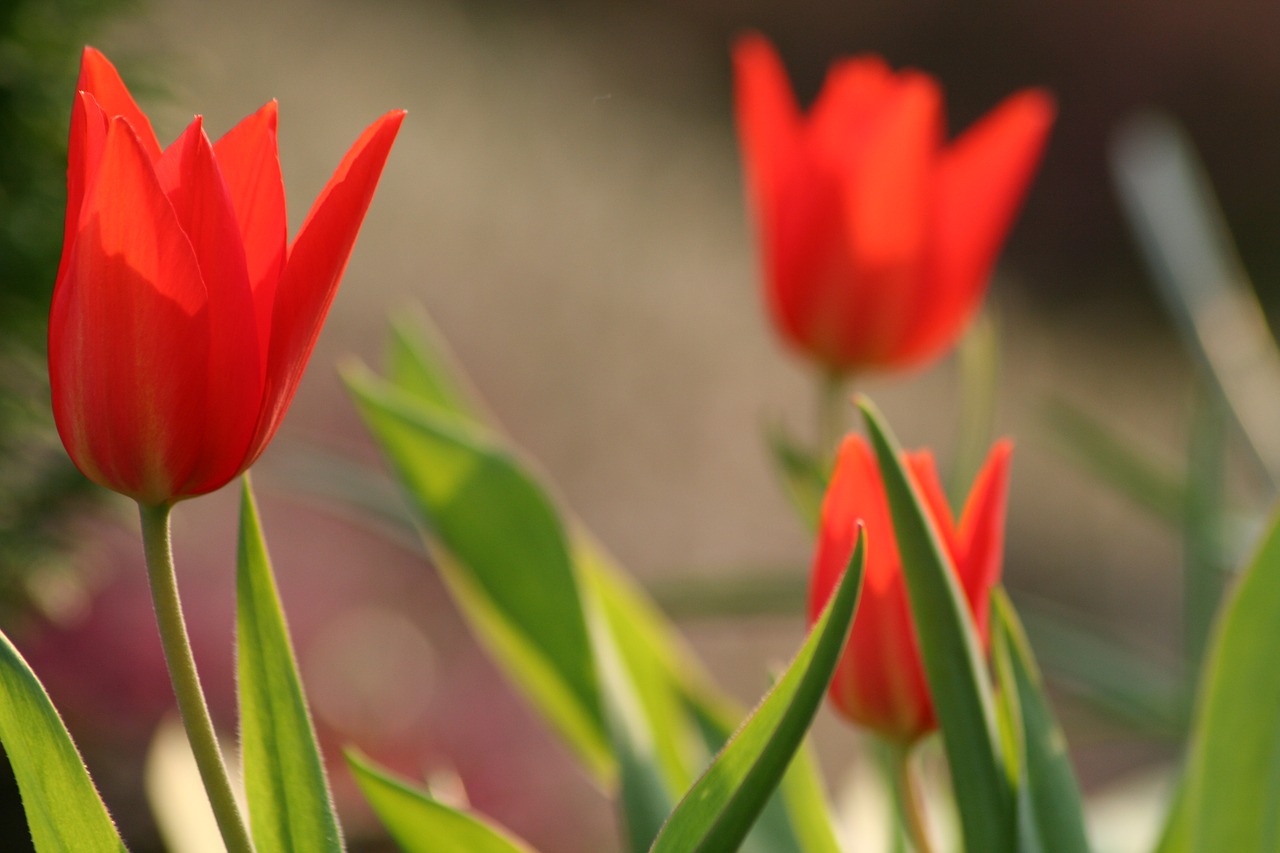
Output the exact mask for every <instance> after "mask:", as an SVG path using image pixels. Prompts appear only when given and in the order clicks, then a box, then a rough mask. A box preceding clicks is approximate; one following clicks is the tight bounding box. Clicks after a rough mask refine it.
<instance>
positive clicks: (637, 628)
mask: <svg viewBox="0 0 1280 853" xmlns="http://www.w3.org/2000/svg"><path fill="white" fill-rule="evenodd" d="M396 336H397V338H398V339H399V341H398V342H396V343H394V344H393V347H392V353H391V357H390V362H391V366H390V367H389V371H390V373H391V375H392V376H393V378H394V381H395V384H396V385H397V389H396V390H398V391H402V392H405V393H407V394H409V395H411V396H413V397H415V398H416V402H417V403H418V404H420V405H422V406H424V407H427V408H433V409H435V410H436V411H437V415H438V416H441V417H448V416H450V415H452V416H456V417H458V418H460V419H463V420H465V421H467V422H468V424H469V425H470V426H471V428H472V430H473V435H475V436H480V437H483V438H484V441H482V442H481V443H479V444H473V445H472V446H471V452H473V453H477V454H480V455H482V456H483V455H486V454H489V453H491V452H494V447H496V446H500V439H498V438H497V437H496V436H495V435H493V433H491V432H490V430H489V428H488V427H487V426H486V425H485V424H484V423H483V422H482V421H481V418H482V417H483V412H484V408H483V406H482V405H481V404H480V403H479V401H478V398H477V397H476V396H475V395H474V393H473V392H472V391H471V389H470V388H469V387H467V385H466V383H465V381H464V380H462V379H461V378H457V377H454V376H453V373H454V369H453V367H452V359H451V358H450V356H449V354H448V353H447V351H446V350H445V348H444V344H443V342H442V341H441V340H440V338H439V336H438V335H436V334H435V333H434V331H433V330H431V329H430V328H423V329H422V331H421V333H419V332H418V330H417V329H415V328H414V326H413V324H399V325H398V326H397V330H396ZM423 377H435V378H433V379H430V380H429V381H424V380H423ZM440 388H447V389H452V390H449V391H447V392H443V393H442V392H439V391H438V389H440ZM521 472H522V476H523V477H524V478H525V479H526V480H527V481H528V484H529V488H530V489H533V490H540V491H541V493H542V494H543V495H544V496H545V489H542V487H541V486H539V485H538V483H537V481H536V478H535V477H534V475H533V474H532V473H531V472H530V471H529V470H528V469H527V468H525V469H521ZM546 503H547V504H548V505H550V500H549V499H547V501H546ZM531 505H534V504H531ZM552 509H553V510H554V507H552ZM561 524H562V525H563V526H564V527H566V528H567V529H568V536H569V540H570V556H571V560H572V563H573V567H574V570H575V574H576V576H577V581H578V584H579V589H580V596H581V598H582V600H583V601H584V602H585V605H586V606H585V610H586V612H587V613H590V614H593V615H592V616H591V618H590V621H591V622H592V629H591V635H592V639H593V643H594V645H595V654H596V656H597V657H605V656H608V657H609V658H610V662H609V663H608V664H605V663H602V662H599V661H598V662H597V665H598V666H600V667H601V668H602V669H607V670H609V671H610V674H609V675H608V677H604V676H602V677H601V687H602V688H603V691H602V700H603V702H604V705H605V707H604V711H605V712H606V718H607V720H608V723H609V725H608V727H607V729H606V731H605V734H606V735H608V736H609V738H610V739H611V741H610V746H611V747H612V749H613V751H614V754H615V756H616V757H617V759H618V762H619V765H620V767H619V770H620V774H619V780H618V781H619V785H620V786H621V790H620V798H621V800H622V802H623V806H624V812H625V813H624V820H625V822H626V823H625V826H624V829H625V830H626V831H627V833H628V835H629V838H630V840H631V843H632V844H633V845H635V846H639V845H643V846H645V847H647V846H648V841H649V840H650V839H651V838H652V837H653V834H654V833H656V831H657V829H658V827H659V825H660V823H661V821H662V819H664V818H665V816H666V813H667V812H668V811H669V809H670V807H671V806H672V805H674V803H675V801H676V799H677V798H678V797H679V795H680V794H681V793H683V792H684V791H685V790H686V789H687V788H688V787H689V785H690V784H691V783H692V781H693V779H694V778H695V776H696V774H697V773H698V772H700V771H701V769H702V768H703V766H704V764H705V762H706V761H708V760H709V757H710V755H712V754H713V753H714V752H716V751H718V750H719V749H720V748H721V747H722V746H723V744H724V742H725V741H726V740H727V739H728V738H729V736H730V735H731V734H732V732H733V731H734V729H736V728H737V726H738V725H739V723H740V721H741V719H742V717H743V713H744V712H743V711H742V710H741V709H738V708H736V707H735V706H734V705H733V704H732V703H730V702H728V701H727V700H725V699H724V697H723V696H721V694H720V692H719V691H718V689H717V688H715V687H714V686H713V684H712V682H711V680H710V678H709V676H708V675H707V674H706V672H705V671H704V670H703V669H702V668H701V667H700V666H699V664H698V663H697V660H696V658H695V657H694V656H693V654H692V652H691V651H690V650H689V649H688V647H687V645H686V644H685V642H684V640H683V638H682V637H681V636H680V635H679V632H678V631H676V629H675V628H674V627H673V626H672V625H671V624H670V622H669V620H668V619H667V617H666V616H664V615H663V613H662V612H661V611H660V610H659V609H658V608H657V607H656V606H655V605H654V603H653V602H652V601H651V600H650V599H649V597H648V596H647V595H646V594H645V592H644V591H643V590H641V589H640V588H639V586H637V585H636V583H635V582H634V580H633V579H632V578H630V577H629V576H628V575H627V574H626V573H625V572H624V571H623V570H622V569H621V568H620V567H619V566H618V565H617V564H616V562H615V561H614V560H613V559H612V558H611V557H610V556H609V555H608V553H607V552H606V551H605V550H604V549H603V548H602V547H600V545H599V544H598V543H596V542H595V541H594V539H593V538H592V537H591V536H590V534H589V533H588V532H587V531H586V530H585V529H583V528H582V527H581V525H580V524H578V523H577V522H576V521H574V520H572V519H569V520H567V521H563V522H561ZM437 556H439V555H437ZM451 570H452V571H454V572H455V573H456V572H457V569H456V567H453V568H452V569H451V564H446V565H444V566H443V568H442V571H444V572H445V573H446V577H448V573H449V572H450V571H451ZM455 586H456V588H455V592H457V591H459V590H462V591H461V595H462V597H461V598H459V601H460V603H461V604H462V606H463V609H464V611H467V612H468V615H469V616H470V617H471V618H472V619H473V620H475V619H484V618H488V619H489V621H490V622H492V623H496V624H497V625H498V626H499V627H498V628H494V627H493V626H492V625H490V627H489V628H487V629H486V628H483V626H481V627H480V628H478V631H479V632H480V633H481V634H482V636H483V635H489V636H491V637H492V636H494V635H497V634H501V627H500V626H501V624H502V621H503V620H502V619H500V618H499V617H498V615H497V614H493V613H491V612H490V611H489V610H488V609H486V608H485V607H483V606H481V605H477V604H476V599H478V598H482V597H479V596H475V595H471V596H470V600H471V603H470V604H468V603H467V600H468V598H467V593H466V591H465V588H464V587H465V584H462V585H455ZM796 612H799V611H796ZM486 614H487V615H486ZM511 645H512V646H513V647H514V648H516V649H517V650H519V649H523V648H525V646H524V645H523V644H521V643H518V642H513V643H512V644H511ZM516 654H518V651H517V652H516ZM532 665H533V666H534V667H535V668H536V667H537V666H541V665H543V664H541V663H540V662H538V661H536V660H535V661H533V663H532ZM517 681H518V679H517ZM553 681H554V679H553ZM704 730H705V733H706V734H707V735H708V738H707V740H708V743H709V744H710V745H709V747H708V748H706V749H705V750H704V749H703V748H700V747H699V744H700V743H701V741H702V737H700V735H701V734H703V733H704ZM602 736H603V735H602ZM609 769H612V765H610V768H609ZM601 781H608V780H607V779H602V780H601ZM824 806H825V797H824V795H823V793H822V786H821V781H820V779H819V776H818V773H817V768H816V766H815V765H814V762H813V761H812V758H811V756H810V755H809V752H808V750H807V749H802V750H800V752H799V753H798V754H797V757H796V759H795V760H794V761H793V763H792V766H791V768H790V769H789V770H788V772H787V774H786V776H785V778H784V780H783V784H782V796H781V797H775V798H774V800H773V801H772V802H771V803H770V805H769V807H768V808H766V810H765V814H764V816H763V817H762V819H761V821H760V823H759V825H758V826H757V827H756V828H755V829H754V830H753V831H752V833H751V835H750V837H749V839H748V843H747V845H746V846H745V847H744V849H750V850H755V851H759V853H837V851H838V848H837V846H836V843H835V837H834V832H833V829H832V827H831V821H830V816H829V813H828V812H827V810H826V809H825V807H824Z"/></svg>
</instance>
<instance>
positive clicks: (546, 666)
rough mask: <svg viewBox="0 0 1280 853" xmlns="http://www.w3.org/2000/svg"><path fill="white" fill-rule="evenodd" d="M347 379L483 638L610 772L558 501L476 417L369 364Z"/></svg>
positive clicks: (601, 772)
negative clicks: (416, 392) (425, 396)
mask: <svg viewBox="0 0 1280 853" xmlns="http://www.w3.org/2000/svg"><path fill="white" fill-rule="evenodd" d="M346 381H347V386H348V388H349V389H350V390H351V392H352V394H353V395H354V396H355V399H356V403H357V405H358V407H359V409H360V412H361V414H362V415H363V417H364V419H365V423H366V424H367V425H368V427H369V429H370V430H371V431H372V433H373V434H374V436H375V437H376V438H377V440H378V443H379V445H380V446H381V448H382V450H383V453H384V454H385V456H386V458H387V459H388V461H389V462H390V463H391V465H392V467H393V468H394V470H395V472H396V474H397V475H398V478H399V480H400V481H401V483H402V485H403V486H404V487H405V490H406V492H407V493H408V496H409V498H410V502H411V504H412V505H413V507H414V508H415V510H416V511H417V514H418V519H419V521H420V522H421V523H422V524H423V525H424V527H425V533H426V537H427V545H428V550H429V551H430V552H431V555H432V558H433V561H434V563H435V564H436V566H437V567H438V569H439V570H440V573H441V576H442V577H443V578H444V579H445V581H446V583H447V584H448V585H449V588H450V591H451V592H452V593H453V594H454V596H455V598H456V599H457V601H458V603H459V605H460V606H461V607H462V608H463V610H464V611H465V612H466V615H467V616H468V618H469V620H470V622H471V624H472V626H473V628H474V629H475V630H476V632H477V633H478V634H479V636H480V639H481V640H482V641H483V642H484V643H485V644H486V645H487V646H488V648H489V651H490V652H491V653H492V654H493V655H494V657H495V658H496V659H497V661H498V662H499V663H500V664H501V665H502V666H503V668H504V669H505V671H506V673H507V675H508V677H510V678H511V679H512V681H513V682H514V683H516V684H517V685H519V686H520V687H522V688H523V689H524V690H525V692H526V694H527V695H528V696H529V698H530V699H531V700H532V701H533V702H534V703H535V704H536V705H537V706H538V708H539V709H540V710H541V711H542V713H543V714H544V715H545V716H546V717H547V719H548V720H549V721H550V722H551V723H552V724H553V725H555V726H556V727H557V728H558V729H559V730H560V732H561V733H562V734H563V735H564V737H565V738H566V739H567V740H568V742H569V743H570V744H571V745H572V746H573V747H574V748H575V749H576V750H577V751H578V753H579V755H580V756H581V757H582V759H583V760H584V761H585V762H586V764H587V767H588V768H589V769H590V770H591V772H592V773H593V774H594V775H595V776H596V777H597V778H598V779H600V780H602V781H604V780H607V779H609V778H610V777H611V776H612V773H613V769H614V764H613V760H612V758H611V757H610V755H609V744H608V734H607V730H606V727H605V720H604V716H603V713H602V709H601V706H600V699H599V688H598V684H597V679H596V672H595V662H594V660H593V657H592V651H591V646H590V643H589V641H588V636H587V626H586V622H585V619H584V616H583V608H582V602H581V597H580V595H579V591H578V584H577V579H576V577H575V574H574V568H573V565H572V562H571V559H570V556H569V550H568V544H567V542H566V540H565V533H564V530H563V528H562V526H561V523H560V519H559V516H558V514H557V513H556V510H555V508H554V507H553V506H552V505H551V503H550V501H549V500H548V499H547V497H546V495H545V494H544V493H543V491H542V490H541V488H540V487H539V486H538V485H537V483H536V482H534V481H532V480H531V479H530V478H529V477H528V476H527V475H526V474H525V473H524V467H523V466H522V465H521V463H519V462H517V461H516V459H515V458H514V457H513V456H512V454H511V452H510V451H509V450H507V449H506V448H504V447H503V446H501V444H500V443H498V442H497V441H496V440H495V439H494V438H493V437H492V436H490V435H487V434H485V433H484V432H483V431H482V430H480V429H479V428H478V427H477V426H476V425H475V424H474V423H472V422H469V421H467V420H464V419H463V418H460V417H458V416H456V415H454V414H452V413H450V412H449V411H447V410H445V409H441V408H439V407H432V406H430V405H428V404H424V403H423V402H422V401H420V400H418V399H416V398H414V397H412V396H410V395H408V394H406V393H404V392H403V391H400V390H399V389H397V388H394V387H392V386H390V385H388V384H387V383H385V382H383V381H381V380H379V379H377V378H376V377H374V376H373V375H372V374H370V373H369V372H368V371H365V370H356V369H351V370H348V371H347V372H346Z"/></svg>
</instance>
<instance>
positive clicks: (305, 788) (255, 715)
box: [236, 476, 343, 853]
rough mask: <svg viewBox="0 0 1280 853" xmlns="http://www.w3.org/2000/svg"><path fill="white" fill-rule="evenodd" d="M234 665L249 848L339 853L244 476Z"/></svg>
mask: <svg viewBox="0 0 1280 853" xmlns="http://www.w3.org/2000/svg"><path fill="white" fill-rule="evenodd" d="M236 661H237V663H236V667H237V670H236V671H237V681H238V693H239V700H240V748H241V752H242V757H243V761H244V784H245V796H246V799H247V800H248V804H249V823H250V827H251V829H252V832H253V843H254V846H255V847H257V849H258V853H289V851H303V850H305V851H308V853H310V851H313V850H314V851H326V850H327V851H341V850H342V849H343V844H342V832H341V829H340V828H339V826H338V820H337V817H336V816H335V815H334V810H333V796H332V794H331V793H330V791H329V781H328V779H327V778H326V776H325V771H324V761H323V760H322V759H321V757H320V748H319V747H318V746H317V745H316V734H315V728H314V727H313V726H312V723H311V714H310V713H309V712H308V710H307V699H306V695H305V694H304V693H303V690H302V681H301V679H300V678H299V677H298V666H297V663H296V662H295V659H294V654H293V646H292V644H291V643H290V642H289V631H288V628H287V627H286V625H285V618H284V611H283V610H282V609H281V607H280V596H279V593H278V592H277V591H276V582H275V579H274V577H273V576H272V571H271V560H270V558H269V557H268V556H267V546H266V543H265V542H264V541H263V538H262V526H261V524H260V523H259V520H258V509H257V506H256V505H255V504H254V500H253V492H252V490H251V489H250V487H249V478H248V477H247V476H246V477H245V478H244V488H243V491H242V494H241V499H240V546H239V553H238V557H237V566H236Z"/></svg>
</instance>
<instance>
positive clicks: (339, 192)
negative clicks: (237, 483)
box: [244, 110, 405, 466]
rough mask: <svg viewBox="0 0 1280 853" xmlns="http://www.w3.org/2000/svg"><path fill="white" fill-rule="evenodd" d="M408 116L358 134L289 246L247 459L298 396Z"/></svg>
mask: <svg viewBox="0 0 1280 853" xmlns="http://www.w3.org/2000/svg"><path fill="white" fill-rule="evenodd" d="M404 116H405V113H404V111H403V110H394V111H392V112H389V113H387V114H386V115H384V116H383V117H382V118H380V119H378V120H377V121H375V122H374V123H373V124H371V125H370V126H369V127H368V128H367V129H366V130H365V132H364V133H363V134H362V135H361V136H360V138H359V139H358V140H356V143H355V144H354V145H353V146H352V147H351V150H350V151H348V152H347V155H346V157H344V158H343V160H342V163H341V164H340V165H339V166H338V170H337V171H336V172H335V173H334V175H333V177H332V178H330V180H329V183H328V185H327V186H325V188H324V191H323V192H321V193H320V197H319V198H317V199H316V202H315V204H314V205H312V207H311V212H310V213H309V214H308V215H307V219H306V221H305V222H304V223H303V225H302V230H301V231H300V232H299V233H298V236H297V237H296V238H295V239H294V241H293V245H292V246H291V247H290V249H289V258H288V260H287V261H286V262H285V268H284V272H283V273H282V274H281V276H280V284H279V286H278V287H277V290H276V298H275V306H274V309H273V313H272V318H271V346H270V349H269V354H268V358H267V374H266V386H265V389H264V392H263V401H262V408H261V413H260V416H259V420H258V427H257V430H256V433H255V437H254V441H253V443H252V444H251V446H250V450H249V456H248V458H246V460H245V462H244V465H245V466H248V465H250V464H252V463H253V461H254V459H256V458H257V457H258V455H259V454H260V453H261V452H262V450H263V449H264V448H265V447H266V445H267V443H268V442H269V441H270V440H271V437H272V436H273V435H275V432H276V430H277V429H278V428H279V426H280V422H281V420H283V419H284V413H285V411H286V410H287V409H288V408H289V403H290V402H291V401H292V400H293V395H294V392H295V391H297V388H298V382H299V381H300V380H301V379H302V372H303V370H304V369H305V368H306V366H307V359H309V358H310V357H311V350H312V349H313V348H314V347H315V343H316V338H317V337H319V335H320V327H321V325H322V324H323V323H324V318H325V315H326V314H327V313H328V311H329V305H330V304H331V303H332V302H333V297H334V294H335V293H336V292H337V289H338V281H339V279H341V277H342V272H343V270H344V269H345V268H346V265H347V260H348V258H350V256H351V249H352V247H353V246H354V245H355V239H356V234H357V232H358V231H359V230H360V224H361V222H363V221H364V215H365V211H367V210H368V208H369V202H370V200H371V199H372V198H373V191H374V188H375V187H376V186H377V184H378V178H379V177H380V176H381V175H382V167H383V165H384V164H385V163H386V160H387V155H388V154H389V153H390V151H391V144H392V143H393V142H394V141H395V138H396V133H397V132H398V131H399V130H400V124H401V122H403V121H404Z"/></svg>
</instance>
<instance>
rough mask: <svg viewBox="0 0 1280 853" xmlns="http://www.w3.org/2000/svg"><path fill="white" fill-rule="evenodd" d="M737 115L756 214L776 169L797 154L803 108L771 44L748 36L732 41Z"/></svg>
mask: <svg viewBox="0 0 1280 853" xmlns="http://www.w3.org/2000/svg"><path fill="white" fill-rule="evenodd" d="M733 65H734V72H735V73H734V112H735V114H736V116H737V121H738V133H739V135H740V136H741V138H742V145H743V160H744V162H745V166H746V172H747V183H748V192H749V193H750V195H751V197H752V199H753V200H754V203H755V205H756V209H757V211H759V210H761V209H762V208H763V202H764V199H765V198H767V197H768V196H769V195H770V194H771V193H773V192H774V191H776V189H777V177H776V173H777V169H778V168H779V166H780V165H781V163H782V162H783V161H785V160H786V159H788V158H789V157H790V156H791V155H792V153H793V152H794V150H795V148H796V145H797V142H798V134H799V128H800V109H799V107H798V106H797V105H796V102H795V97H794V96H793V95H792V94H791V84H790V82H788V80H787V72H786V70H785V69H784V68H783V67H782V60H781V59H779V58H778V54H777V52H776V51H775V50H774V49H773V46H772V45H771V44H769V42H768V40H767V39H765V38H764V37H763V36H761V35H759V34H758V33H748V34H746V35H743V36H741V37H739V38H738V39H737V41H735V42H734V45H733Z"/></svg>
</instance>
